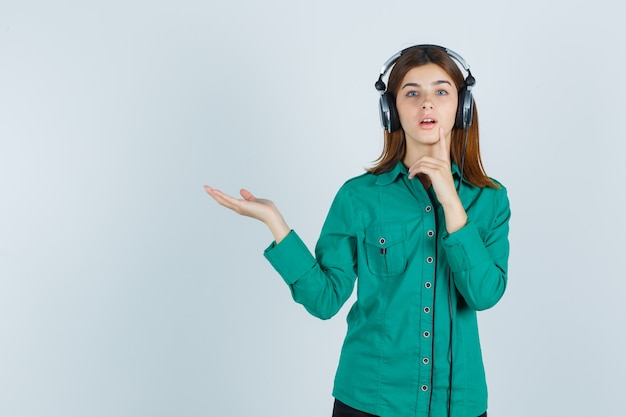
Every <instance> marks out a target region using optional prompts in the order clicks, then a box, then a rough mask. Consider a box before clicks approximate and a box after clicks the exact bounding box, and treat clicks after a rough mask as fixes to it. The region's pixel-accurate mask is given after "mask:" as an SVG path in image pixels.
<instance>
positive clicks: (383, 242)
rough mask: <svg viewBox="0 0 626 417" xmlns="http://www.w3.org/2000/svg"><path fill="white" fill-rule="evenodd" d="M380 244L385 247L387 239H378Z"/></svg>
mask: <svg viewBox="0 0 626 417" xmlns="http://www.w3.org/2000/svg"><path fill="white" fill-rule="evenodd" d="M378 243H380V244H381V245H384V244H385V243H387V239H385V238H384V237H381V238H380V239H378Z"/></svg>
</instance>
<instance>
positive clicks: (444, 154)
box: [439, 127, 450, 161]
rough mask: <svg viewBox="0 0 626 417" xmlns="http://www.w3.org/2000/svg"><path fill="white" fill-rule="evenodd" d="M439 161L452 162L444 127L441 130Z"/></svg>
mask: <svg viewBox="0 0 626 417" xmlns="http://www.w3.org/2000/svg"><path fill="white" fill-rule="evenodd" d="M439 159H442V160H444V161H449V160H450V146H449V145H448V141H447V140H446V134H445V132H444V130H443V127H441V128H439Z"/></svg>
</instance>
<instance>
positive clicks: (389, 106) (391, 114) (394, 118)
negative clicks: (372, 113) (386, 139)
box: [379, 92, 400, 133]
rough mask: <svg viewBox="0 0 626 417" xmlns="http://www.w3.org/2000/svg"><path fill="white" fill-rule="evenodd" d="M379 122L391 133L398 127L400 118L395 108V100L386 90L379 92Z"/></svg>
mask: <svg viewBox="0 0 626 417" xmlns="http://www.w3.org/2000/svg"><path fill="white" fill-rule="evenodd" d="M379 110H380V124H381V125H382V126H383V129H385V130H386V131H387V132H389V133H391V132H394V131H396V130H398V129H400V118H399V117H398V111H397V110H396V101H395V100H394V98H393V96H392V95H391V94H389V93H388V92H385V93H383V94H381V96H380V101H379Z"/></svg>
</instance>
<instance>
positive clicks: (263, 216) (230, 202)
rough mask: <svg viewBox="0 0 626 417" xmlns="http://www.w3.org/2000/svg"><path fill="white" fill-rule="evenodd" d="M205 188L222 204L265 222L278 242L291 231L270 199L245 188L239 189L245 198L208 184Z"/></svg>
mask: <svg viewBox="0 0 626 417" xmlns="http://www.w3.org/2000/svg"><path fill="white" fill-rule="evenodd" d="M204 189H205V191H206V192H207V193H208V194H209V195H210V196H211V197H213V199H214V200H215V201H217V202H218V203H219V204H220V205H222V206H224V207H226V208H229V209H231V210H232V211H234V212H235V213H238V214H241V215H242V216H248V217H252V218H253V219H257V220H260V221H262V222H263V223H265V224H266V225H267V227H269V229H270V231H271V232H272V235H274V239H275V240H276V243H278V242H280V241H281V240H283V239H284V237H285V236H287V235H288V234H289V232H290V231H291V229H290V228H289V226H288V225H287V223H286V222H285V220H284V219H283V216H282V215H281V214H280V211H278V209H277V208H276V206H275V205H274V203H273V202H271V201H270V200H266V199H263V198H256V197H255V196H254V195H252V193H251V192H250V191H248V190H245V189H242V190H240V191H239V194H241V197H243V198H235V197H231V196H229V195H228V194H224V193H223V192H221V191H219V190H216V189H214V188H212V187H209V186H208V185H205V186H204Z"/></svg>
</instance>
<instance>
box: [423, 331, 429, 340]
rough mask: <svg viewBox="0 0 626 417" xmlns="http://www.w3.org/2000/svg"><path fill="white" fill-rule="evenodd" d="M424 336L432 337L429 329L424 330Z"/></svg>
mask: <svg viewBox="0 0 626 417" xmlns="http://www.w3.org/2000/svg"><path fill="white" fill-rule="evenodd" d="M424 337H425V338H427V339H428V338H429V337H430V332H429V331H425V332H424Z"/></svg>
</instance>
